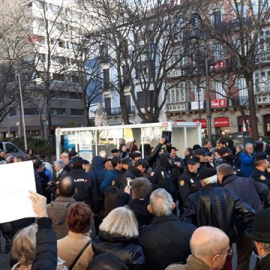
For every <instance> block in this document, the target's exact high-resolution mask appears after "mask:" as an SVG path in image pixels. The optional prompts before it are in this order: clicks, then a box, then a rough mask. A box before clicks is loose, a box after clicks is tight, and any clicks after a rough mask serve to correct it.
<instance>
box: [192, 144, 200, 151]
mask: <svg viewBox="0 0 270 270" xmlns="http://www.w3.org/2000/svg"><path fill="white" fill-rule="evenodd" d="M201 148H202V147H201V146H200V145H199V144H194V145H193V150H196V149H201Z"/></svg>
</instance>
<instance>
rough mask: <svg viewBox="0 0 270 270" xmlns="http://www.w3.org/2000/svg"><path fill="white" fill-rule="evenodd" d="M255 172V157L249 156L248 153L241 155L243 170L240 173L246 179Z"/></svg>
mask: <svg viewBox="0 0 270 270" xmlns="http://www.w3.org/2000/svg"><path fill="white" fill-rule="evenodd" d="M252 170H253V155H252V156H249V155H248V154H247V152H243V153H242V154H241V168H240V171H241V172H242V173H243V176H244V177H249V176H250V175H251V172H252Z"/></svg>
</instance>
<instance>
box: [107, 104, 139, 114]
mask: <svg viewBox="0 0 270 270" xmlns="http://www.w3.org/2000/svg"><path fill="white" fill-rule="evenodd" d="M105 110H106V112H107V115H109V116H112V115H120V114H122V113H125V112H122V108H121V107H116V108H106V109H105ZM127 113H128V114H133V113H135V106H127Z"/></svg>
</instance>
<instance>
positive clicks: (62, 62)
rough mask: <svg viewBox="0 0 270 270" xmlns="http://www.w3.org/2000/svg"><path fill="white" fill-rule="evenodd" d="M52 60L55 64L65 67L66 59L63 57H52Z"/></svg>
mask: <svg viewBox="0 0 270 270" xmlns="http://www.w3.org/2000/svg"><path fill="white" fill-rule="evenodd" d="M52 60H53V61H54V62H55V63H56V64H60V65H65V64H66V63H67V59H66V58H65V57H62V56H58V57H53V58H52Z"/></svg>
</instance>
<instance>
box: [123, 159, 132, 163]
mask: <svg viewBox="0 0 270 270" xmlns="http://www.w3.org/2000/svg"><path fill="white" fill-rule="evenodd" d="M122 164H126V165H130V164H132V160H131V159H130V158H124V159H123V160H122Z"/></svg>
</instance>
